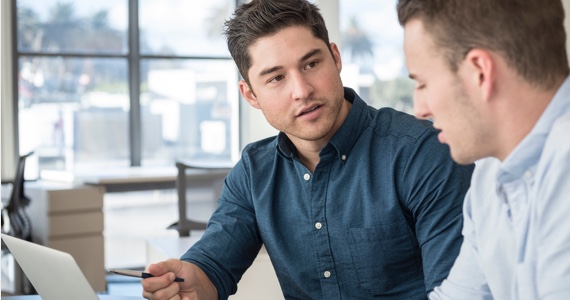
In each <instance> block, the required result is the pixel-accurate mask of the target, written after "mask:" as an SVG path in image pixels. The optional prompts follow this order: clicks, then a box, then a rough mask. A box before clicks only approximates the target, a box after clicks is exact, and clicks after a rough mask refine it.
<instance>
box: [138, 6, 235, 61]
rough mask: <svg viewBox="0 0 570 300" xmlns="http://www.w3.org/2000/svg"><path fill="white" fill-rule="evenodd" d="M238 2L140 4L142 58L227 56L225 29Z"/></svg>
mask: <svg viewBox="0 0 570 300" xmlns="http://www.w3.org/2000/svg"><path fill="white" fill-rule="evenodd" d="M234 2H235V0H209V1H178V0H141V1H140V4H139V5H140V6H139V12H140V14H139V23H140V32H141V33H140V48H141V52H142V53H143V54H155V55H182V56H210V57H212V56H224V57H225V56H227V57H229V52H228V50H227V46H226V43H225V39H224V37H223V36H222V25H223V24H224V21H225V20H226V19H228V18H229V17H230V15H231V13H232V12H233V10H234Z"/></svg>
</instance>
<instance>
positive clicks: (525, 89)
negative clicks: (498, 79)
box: [493, 78, 564, 161]
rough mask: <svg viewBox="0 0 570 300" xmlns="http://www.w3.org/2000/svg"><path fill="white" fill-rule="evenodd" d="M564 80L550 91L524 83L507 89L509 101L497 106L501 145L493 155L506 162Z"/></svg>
mask: <svg viewBox="0 0 570 300" xmlns="http://www.w3.org/2000/svg"><path fill="white" fill-rule="evenodd" d="M563 81H564V78H563V79H561V80H560V81H559V83H558V84H556V86H555V88H553V89H549V90H544V89H540V88H537V87H536V86H533V85H529V84H528V83H524V84H517V85H513V86H512V88H511V89H509V90H510V92H508V91H507V93H508V94H506V95H507V96H506V98H505V99H506V100H505V101H498V102H497V104H496V107H495V108H494V109H495V112H496V120H497V125H496V129H497V131H498V133H499V134H498V135H497V138H498V140H497V145H499V147H498V149H497V153H495V155H493V156H495V157H497V158H498V159H499V160H501V161H504V160H505V159H506V158H507V157H508V156H509V154H511V153H512V152H513V150H514V149H515V148H516V147H517V146H518V145H519V144H520V142H521V141H522V140H523V139H524V138H525V137H526V136H527V135H528V134H529V133H530V132H531V130H532V129H533V128H534V126H535V125H536V123H537V122H538V120H539V119H540V117H541V116H542V114H543V113H544V111H545V110H546V107H547V106H548V104H550V102H551V101H552V98H554V95H555V94H556V91H557V90H558V88H559V87H560V85H561V84H562V82H563ZM507 97H508V98H507Z"/></svg>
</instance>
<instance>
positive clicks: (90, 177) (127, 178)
mask: <svg viewBox="0 0 570 300" xmlns="http://www.w3.org/2000/svg"><path fill="white" fill-rule="evenodd" d="M233 165H234V164H233V163H229V162H222V163H216V164H208V165H201V164H190V165H186V166H188V168H187V170H186V177H187V178H191V177H193V176H195V177H197V178H199V177H201V176H203V175H205V174H209V173H219V172H226V173H227V172H228V171H229V170H230V169H231V167H233ZM177 174H178V168H177V167H175V166H170V167H127V168H116V169H109V170H101V171H95V172H94V171H89V172H79V171H76V172H70V171H61V170H42V171H41V172H40V178H41V179H43V180H48V181H57V182H66V183H73V184H89V185H99V186H104V187H105V188H106V190H107V192H121V191H138V190H150V189H173V188H175V187H176V185H175V183H176V176H177Z"/></svg>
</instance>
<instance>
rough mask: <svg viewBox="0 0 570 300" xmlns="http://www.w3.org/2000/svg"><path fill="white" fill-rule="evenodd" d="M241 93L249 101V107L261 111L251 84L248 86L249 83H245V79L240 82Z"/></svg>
mask: <svg viewBox="0 0 570 300" xmlns="http://www.w3.org/2000/svg"><path fill="white" fill-rule="evenodd" d="M239 92H240V93H241V95H242V96H243V98H244V99H245V100H246V101H247V103H249V105H251V106H253V107H254V108H257V109H260V107H259V103H258V102H257V97H256V96H255V93H254V92H253V90H252V89H251V87H250V86H249V84H247V82H245V80H243V79H242V80H240V81H239Z"/></svg>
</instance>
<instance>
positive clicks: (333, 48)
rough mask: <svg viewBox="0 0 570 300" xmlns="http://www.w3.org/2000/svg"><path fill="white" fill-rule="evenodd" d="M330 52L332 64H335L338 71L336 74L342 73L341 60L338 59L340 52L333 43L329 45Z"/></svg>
mask: <svg viewBox="0 0 570 300" xmlns="http://www.w3.org/2000/svg"><path fill="white" fill-rule="evenodd" d="M330 46H331V52H332V55H333V58H334V62H335V64H336V68H337V69H338V72H339V73H340V71H342V60H341V58H340V50H338V46H337V44H335V43H331V45H330Z"/></svg>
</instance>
